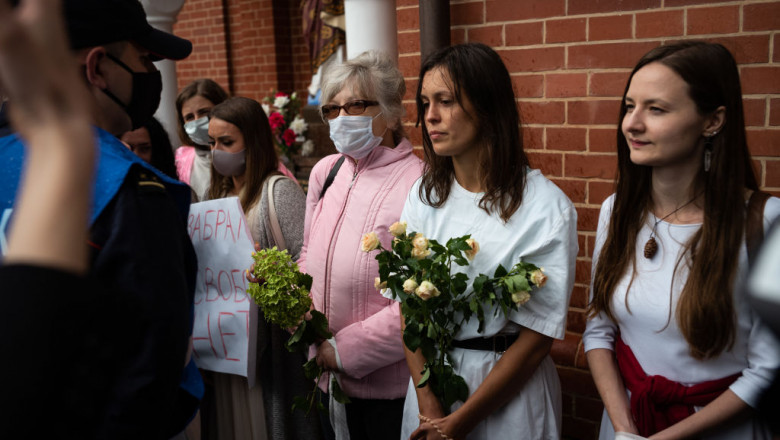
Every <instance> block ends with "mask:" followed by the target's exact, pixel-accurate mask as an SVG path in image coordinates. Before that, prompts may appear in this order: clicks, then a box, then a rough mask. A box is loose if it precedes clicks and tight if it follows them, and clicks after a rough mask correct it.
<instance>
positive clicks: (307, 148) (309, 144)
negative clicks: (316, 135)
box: [301, 139, 314, 156]
mask: <svg viewBox="0 0 780 440" xmlns="http://www.w3.org/2000/svg"><path fill="white" fill-rule="evenodd" d="M311 153H314V141H313V140H311V139H308V140H306V142H304V143H303V145H301V155H302V156H308V155H310V154H311Z"/></svg>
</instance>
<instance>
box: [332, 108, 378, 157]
mask: <svg viewBox="0 0 780 440" xmlns="http://www.w3.org/2000/svg"><path fill="white" fill-rule="evenodd" d="M380 114H381V113H380ZM376 116H379V114H378V115H376ZM376 116H374V117H373V118H372V117H371V116H339V117H338V118H336V119H333V120H331V121H330V122H329V123H328V124H329V125H330V139H331V140H332V141H333V143H334V144H335V145H336V149H337V150H339V153H341V154H346V155H347V156H349V157H351V158H353V159H355V160H360V159H362V158H364V157H366V156H368V154H369V153H371V151H373V150H374V148H376V146H377V145H379V144H381V143H382V136H384V132H383V133H382V136H374V130H373V128H372V125H373V122H374V118H376ZM385 131H387V127H385Z"/></svg>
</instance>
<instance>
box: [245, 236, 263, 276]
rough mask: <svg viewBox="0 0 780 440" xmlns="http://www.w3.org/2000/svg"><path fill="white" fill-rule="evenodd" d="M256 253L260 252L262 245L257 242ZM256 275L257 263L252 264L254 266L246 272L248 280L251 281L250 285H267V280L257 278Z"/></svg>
mask: <svg viewBox="0 0 780 440" xmlns="http://www.w3.org/2000/svg"><path fill="white" fill-rule="evenodd" d="M255 251H256V252H259V251H260V243H258V242H255ZM254 273H255V263H252V265H251V266H249V269H247V270H246V280H247V281H249V282H250V283H255V284H265V279H263V278H256V277H255V275H254Z"/></svg>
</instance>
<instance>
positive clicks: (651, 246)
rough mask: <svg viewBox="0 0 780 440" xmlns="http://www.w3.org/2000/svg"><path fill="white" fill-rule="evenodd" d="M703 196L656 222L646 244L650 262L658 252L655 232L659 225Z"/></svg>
mask: <svg viewBox="0 0 780 440" xmlns="http://www.w3.org/2000/svg"><path fill="white" fill-rule="evenodd" d="M701 194H702V193H699V194H696V195H695V196H694V197H693V198H692V199H691V200H688V201H687V202H685V204H683V205H680V207H679V208H677V209H675V210H674V211H672V212H670V213H669V214H666V215H665V216H663V218H660V219H658V220H656V221H655V224H654V225H653V231H652V232H650V239H649V240H647V243H645V258H647V259H648V260H650V259H652V258H653V257H654V256H655V253H656V252H657V251H658V243H657V242H656V241H655V230H656V228H658V223H661V222H662V221H664V220H666V219H667V218H669V216H671V215H672V214H674V213H675V212H677V211H679V210H681V209H683V208H685V207H686V206H688V205H690V204H691V203H693V201H694V200H696V199H698V198H699V196H700V195H701Z"/></svg>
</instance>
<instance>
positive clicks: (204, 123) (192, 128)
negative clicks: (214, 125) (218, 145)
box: [184, 116, 209, 146]
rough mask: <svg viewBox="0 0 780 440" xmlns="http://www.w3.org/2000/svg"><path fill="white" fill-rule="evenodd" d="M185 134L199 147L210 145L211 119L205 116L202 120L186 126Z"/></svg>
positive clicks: (188, 123)
mask: <svg viewBox="0 0 780 440" xmlns="http://www.w3.org/2000/svg"><path fill="white" fill-rule="evenodd" d="M184 132H185V133H187V136H189V137H190V139H191V140H192V142H195V143H196V144H197V145H202V146H203V145H208V144H209V118H208V116H204V117H202V118H200V119H196V120H194V121H190V122H187V123H186V124H184Z"/></svg>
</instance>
